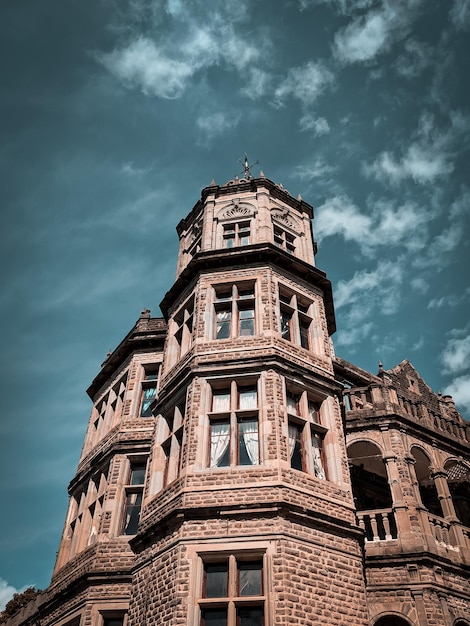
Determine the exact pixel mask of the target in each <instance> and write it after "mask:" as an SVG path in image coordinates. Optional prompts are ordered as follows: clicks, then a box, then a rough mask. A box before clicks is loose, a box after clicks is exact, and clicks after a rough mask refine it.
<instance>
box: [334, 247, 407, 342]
mask: <svg viewBox="0 0 470 626" xmlns="http://www.w3.org/2000/svg"><path fill="white" fill-rule="evenodd" d="M404 276H405V267H404V261H403V259H396V260H395V261H381V262H379V263H378V265H377V266H376V268H375V269H373V270H362V271H359V272H356V273H355V274H354V276H353V277H352V278H351V279H350V280H347V281H346V280H342V281H339V282H338V285H337V288H336V290H335V292H334V300H335V307H336V309H337V310H339V309H341V308H344V311H343V312H342V324H341V329H340V331H339V332H338V335H337V340H336V343H338V345H347V346H352V345H354V344H357V343H359V342H362V341H363V340H364V339H366V337H367V336H369V335H370V333H371V330H372V328H373V320H374V319H375V318H376V317H377V315H378V314H380V315H392V314H394V313H396V311H397V310H398V309H399V307H400V304H401V298H402V293H403V278H404ZM370 340H371V341H372V339H370ZM374 341H375V342H377V341H378V338H376V339H374Z"/></svg>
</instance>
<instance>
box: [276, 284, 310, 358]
mask: <svg viewBox="0 0 470 626" xmlns="http://www.w3.org/2000/svg"><path fill="white" fill-rule="evenodd" d="M311 307H312V302H310V301H308V300H306V299H305V298H302V297H301V296H299V295H297V294H295V293H292V292H290V291H287V290H285V289H283V288H280V289H279V312H280V318H279V319H280V330H281V337H282V338H283V339H286V340H287V341H291V342H292V343H295V344H297V345H298V346H302V348H305V349H306V350H309V349H310V348H311V337H310V326H311V323H312V317H311V315H310V309H311Z"/></svg>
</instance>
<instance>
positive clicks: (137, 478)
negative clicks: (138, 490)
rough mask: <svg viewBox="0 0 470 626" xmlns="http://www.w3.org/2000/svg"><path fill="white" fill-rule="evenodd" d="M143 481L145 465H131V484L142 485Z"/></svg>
mask: <svg viewBox="0 0 470 626" xmlns="http://www.w3.org/2000/svg"><path fill="white" fill-rule="evenodd" d="M144 482H145V465H133V466H132V468H131V482H130V484H131V485H143V484H144Z"/></svg>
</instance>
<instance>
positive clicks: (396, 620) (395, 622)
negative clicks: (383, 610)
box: [374, 615, 410, 626]
mask: <svg viewBox="0 0 470 626" xmlns="http://www.w3.org/2000/svg"><path fill="white" fill-rule="evenodd" d="M374 626H410V622H409V621H408V620H406V619H404V618H403V617H398V615H384V616H383V617H381V618H380V619H379V620H378V621H377V622H375V624H374Z"/></svg>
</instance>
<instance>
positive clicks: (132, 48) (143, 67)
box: [99, 37, 196, 100]
mask: <svg viewBox="0 0 470 626" xmlns="http://www.w3.org/2000/svg"><path fill="white" fill-rule="evenodd" d="M99 60H101V62H102V63H103V65H104V66H105V67H106V68H107V69H108V70H109V71H110V72H111V73H112V74H114V75H115V76H116V77H117V78H119V79H120V80H122V81H123V82H124V83H126V84H127V85H129V86H131V87H139V88H140V89H141V90H142V91H143V93H144V94H146V95H148V94H151V95H155V96H159V97H160V98H166V99H170V100H171V99H174V98H179V97H180V96H181V95H182V94H183V92H184V90H185V88H186V84H187V81H188V79H189V78H190V77H191V76H192V75H193V74H194V72H195V69H196V68H195V67H194V66H192V65H191V64H190V63H187V62H185V61H177V60H175V59H171V58H168V57H167V56H166V55H165V53H164V51H163V50H161V49H160V48H158V47H157V46H156V45H155V44H154V42H153V41H150V40H149V39H145V38H143V37H139V38H138V39H136V40H135V41H132V42H131V43H130V44H129V45H128V46H127V47H126V48H123V49H121V50H114V51H113V52H111V53H109V54H103V55H100V57H99Z"/></svg>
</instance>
